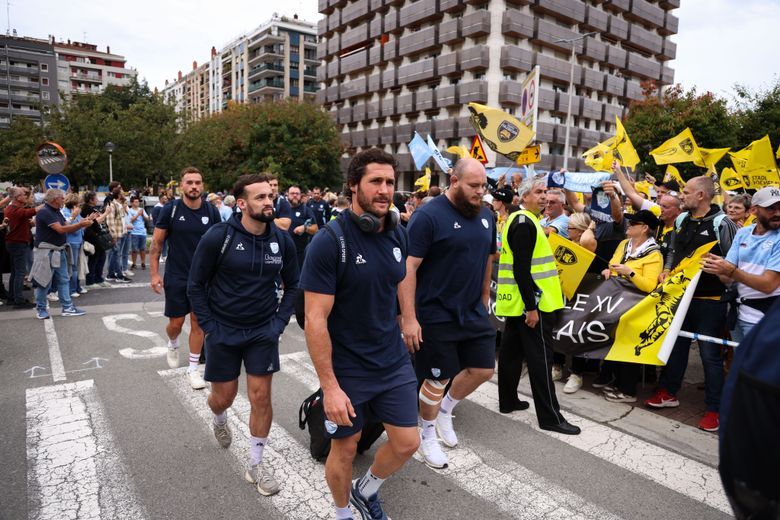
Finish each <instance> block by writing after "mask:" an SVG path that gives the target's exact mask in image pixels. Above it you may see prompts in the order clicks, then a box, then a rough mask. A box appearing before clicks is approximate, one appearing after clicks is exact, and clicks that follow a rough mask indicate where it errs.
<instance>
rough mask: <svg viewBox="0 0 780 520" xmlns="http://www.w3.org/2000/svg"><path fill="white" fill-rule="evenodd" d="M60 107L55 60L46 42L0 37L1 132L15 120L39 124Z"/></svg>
mask: <svg viewBox="0 0 780 520" xmlns="http://www.w3.org/2000/svg"><path fill="white" fill-rule="evenodd" d="M57 104H59V94H58V93H57V60H56V57H55V54H54V49H53V48H52V46H51V44H50V43H49V42H48V41H47V40H37V39H34V38H19V37H15V36H0V128H8V127H9V126H10V124H11V121H13V118H15V117H26V118H28V119H31V120H32V121H34V122H35V123H36V124H41V122H42V115H43V114H44V113H45V112H46V111H47V110H48V109H49V107H51V106H53V105H57Z"/></svg>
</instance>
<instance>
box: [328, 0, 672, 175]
mask: <svg viewBox="0 0 780 520" xmlns="http://www.w3.org/2000/svg"><path fill="white" fill-rule="evenodd" d="M677 7H679V0H469V1H454V0H416V1H409V0H405V1H404V0H319V10H320V12H321V13H322V14H323V15H324V17H323V18H322V19H321V20H320V22H319V25H318V34H319V36H320V43H319V49H318V55H319V57H320V58H321V59H322V60H323V63H322V65H321V67H320V69H319V71H318V78H319V80H320V81H321V82H322V85H323V87H322V90H321V91H320V92H319V93H318V100H319V101H320V102H321V103H322V104H323V105H324V107H325V109H326V110H328V111H329V112H330V113H331V114H332V115H333V117H334V118H335V119H336V121H337V122H338V123H339V124H340V125H342V135H343V142H344V144H345V145H346V146H347V147H348V148H351V149H360V148H363V147H367V146H381V147H384V148H385V149H386V150H387V151H389V152H391V153H394V154H396V156H397V157H398V159H399V163H400V167H401V170H402V171H404V172H407V173H406V175H405V178H403V179H402V182H401V185H402V186H406V187H409V186H410V185H411V181H412V179H413V177H414V176H415V175H416V174H415V173H414V172H412V170H413V167H414V166H413V163H412V161H411V156H410V155H409V153H408V149H407V147H406V143H408V142H409V141H410V140H411V138H412V136H413V134H414V132H415V131H417V132H419V133H420V134H422V135H423V137H424V136H425V135H426V134H430V135H431V136H432V137H433V139H434V140H435V141H436V142H437V144H438V145H439V147H440V149H441V148H443V147H446V146H451V145H464V146H468V145H470V144H471V140H472V138H473V136H474V135H475V131H474V129H473V127H472V126H471V124H470V122H469V117H468V110H467V108H466V105H467V103H469V102H477V103H482V104H486V105H489V106H493V107H500V108H502V109H503V110H505V111H507V112H509V113H512V114H515V115H517V114H518V108H519V105H520V103H521V102H522V99H521V85H522V82H523V81H524V79H525V78H526V76H527V75H528V74H529V73H530V72H531V71H532V70H533V68H534V67H535V66H537V65H538V66H539V67H540V73H541V81H540V86H539V97H538V100H537V104H538V107H539V113H538V120H537V121H538V123H537V135H536V141H537V143H539V144H541V146H542V162H541V163H540V164H538V165H537V168H539V169H540V170H550V169H555V168H559V167H561V166H562V164H563V155H564V139H565V131H566V113H567V108H568V90H569V79H570V72H571V61H570V55H571V45H572V44H571V43H567V42H565V41H561V40H571V39H574V38H577V37H579V36H581V35H583V34H587V33H591V32H593V33H595V34H594V35H593V36H589V37H586V38H584V39H582V40H580V41H578V42H577V43H576V44H575V52H576V61H575V67H574V97H573V103H572V116H573V126H572V128H571V130H570V150H571V153H570V158H569V161H568V162H569V169H571V170H574V169H583V168H584V167H585V165H584V162H583V161H582V159H581V158H580V155H581V154H582V152H584V151H585V150H586V149H588V148H590V147H592V146H593V145H595V144H596V143H597V142H599V141H601V140H604V139H606V138H607V137H609V136H611V135H612V134H613V133H614V130H615V116H619V117H621V118H622V117H623V116H624V115H625V114H626V112H627V109H628V106H629V104H630V102H631V101H633V100H639V99H642V98H643V91H642V88H641V86H640V84H641V82H643V81H645V80H652V81H654V82H656V83H657V84H658V85H668V84H671V83H672V82H673V80H674V71H673V70H672V69H671V68H669V67H668V66H667V65H666V62H667V61H669V60H672V59H674V57H675V55H676V44H675V43H674V42H672V41H671V40H670V36H671V35H673V34H676V33H677V26H678V20H677V18H676V17H675V16H674V14H673V12H672V11H673V10H674V9H675V8H677ZM488 159H489V160H490V164H491V165H495V166H508V165H509V164H510V163H509V161H508V160H507V159H505V158H503V157H501V156H499V157H496V155H495V154H494V153H493V152H492V151H490V150H488ZM347 160H348V159H345V161H347Z"/></svg>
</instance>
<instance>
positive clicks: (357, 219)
mask: <svg viewBox="0 0 780 520" xmlns="http://www.w3.org/2000/svg"><path fill="white" fill-rule="evenodd" d="M344 211H345V212H346V213H347V215H348V216H349V218H350V219H351V220H352V222H354V223H355V224H357V227H359V228H360V231H362V232H363V233H379V230H380V229H381V227H382V221H381V220H380V219H379V217H377V216H376V215H373V214H371V213H368V212H366V211H364V212H363V214H362V215H359V216H358V215H356V214H355V213H354V212H353V211H352V210H351V209H345V210H344ZM399 219H400V217H399V216H398V213H396V212H395V211H392V210H388V212H387V215H385V219H384V220H385V222H384V224H385V230H386V231H392V230H394V229H395V228H396V227H398V221H399Z"/></svg>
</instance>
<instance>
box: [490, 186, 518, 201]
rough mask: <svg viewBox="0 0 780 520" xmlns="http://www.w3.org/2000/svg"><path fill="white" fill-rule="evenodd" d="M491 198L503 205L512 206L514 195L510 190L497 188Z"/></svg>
mask: <svg viewBox="0 0 780 520" xmlns="http://www.w3.org/2000/svg"><path fill="white" fill-rule="evenodd" d="M493 198H494V199H495V200H499V201H501V202H503V203H504V204H512V201H513V200H514V198H515V194H514V192H513V191H512V190H511V189H510V188H499V189H497V190H495V191H494V192H493Z"/></svg>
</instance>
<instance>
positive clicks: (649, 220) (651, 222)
mask: <svg viewBox="0 0 780 520" xmlns="http://www.w3.org/2000/svg"><path fill="white" fill-rule="evenodd" d="M626 218H627V219H628V220H630V221H631V222H639V223H642V224H647V225H648V226H649V227H650V229H658V226H659V225H660V221H659V220H658V218H657V217H656V216H655V215H653V212H652V211H649V210H646V209H643V210H640V211H637V212H636V213H630V214H628V215H626Z"/></svg>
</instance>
